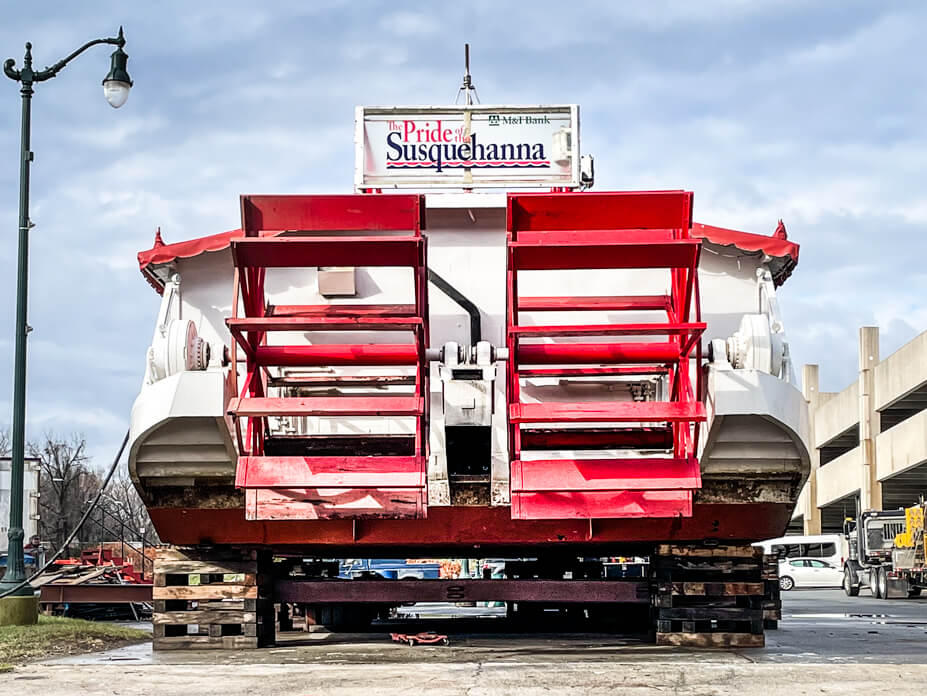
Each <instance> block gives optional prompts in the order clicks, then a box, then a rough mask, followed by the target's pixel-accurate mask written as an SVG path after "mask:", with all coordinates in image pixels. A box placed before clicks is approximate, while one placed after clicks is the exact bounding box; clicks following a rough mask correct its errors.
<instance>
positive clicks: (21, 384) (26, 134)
mask: <svg viewBox="0 0 927 696" xmlns="http://www.w3.org/2000/svg"><path fill="white" fill-rule="evenodd" d="M125 43H126V40H125V38H124V37H123V35H122V27H120V28H119V36H117V37H116V38H107V39H94V40H93V41H88V42H87V43H85V44H84V45H83V46H81V47H80V48H78V49H77V50H76V51H74V52H73V53H72V54H71V55H69V56H68V57H67V58H64V59H63V60H59V61H58V62H57V63H55V64H54V65H52V66H51V67H50V68H45V69H44V70H35V69H34V68H33V67H32V44H31V43H27V44H26V55H25V57H24V59H23V67H22V69H21V70H17V69H16V68H15V67H14V65H15V63H16V61H14V60H13V59H12V58H10V59H9V60H7V61H6V62H4V63H3V72H4V73H5V74H6V76H7V77H9V78H10V79H12V80H15V81H16V82H19V83H20V85H21V87H20V90H19V91H20V93H21V94H22V97H23V116H22V150H21V152H20V160H19V262H18V268H17V276H16V357H15V363H14V375H13V437H12V439H13V443H12V444H13V452H12V467H11V474H12V476H11V481H10V527H9V540H10V545H9V551H8V554H7V568H6V575H4V576H3V580H2V581H0V597H3V596H7V595H12V596H19V597H31V596H33V595H34V592H35V591H34V590H33V588H32V586H31V585H30V584H29V582H28V580H27V578H26V566H25V562H24V558H23V467H24V459H25V444H26V439H25V435H26V336H27V334H28V333H29V331H30V330H31V329H30V327H29V325H28V324H27V319H26V308H27V303H26V295H27V290H28V284H29V228H30V227H32V222H31V221H30V220H29V165H30V164H31V162H32V160H33V153H32V151H31V150H30V149H29V147H30V142H29V141H30V132H31V116H32V94H33V92H34V90H33V85H34V84H35V83H36V82H44V81H45V80H50V79H51V78H53V77H55V76H56V75H57V74H58V73H59V72H60V71H61V70H62V69H63V68H64V67H65V66H66V65H67V64H68V63H70V62H71V61H72V60H74V59H75V58H76V57H77V56H79V55H80V54H81V53H83V52H84V51H86V50H87V49H88V48H90V47H91V46H96V45H98V44H110V45H112V46H116V50H115V51H113V54H112V67H111V69H110V71H109V74H108V75H107V76H106V78H105V79H104V80H103V94H104V96H105V97H106V101H108V102H109V103H110V105H111V106H113V107H114V108H117V109H118V108H119V107H120V106H122V105H123V104H125V102H126V99H128V97H129V89H130V88H131V87H132V80H131V79H129V73H128V72H126V61H127V60H128V58H129V57H128V56H127V55H126V53H125V51H123V50H122V47H123V46H125Z"/></svg>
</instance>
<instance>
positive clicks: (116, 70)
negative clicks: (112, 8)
mask: <svg viewBox="0 0 927 696" xmlns="http://www.w3.org/2000/svg"><path fill="white" fill-rule="evenodd" d="M119 38H120V39H122V27H119ZM122 46H123V44H120V45H119V46H118V47H117V48H116V50H115V51H113V54H112V56H111V59H112V65H111V67H110V70H109V74H108V75H107V76H106V77H105V78H103V96H105V97H106V101H108V102H109V105H110V106H112V107H113V108H114V109H118V108H119V107H120V106H122V105H123V104H125V103H126V99H128V98H129V89H131V87H132V79H131V78H130V77H129V73H128V71H127V70H126V63H127V62H128V60H129V56H128V55H127V54H126V52H125V51H123V50H122Z"/></svg>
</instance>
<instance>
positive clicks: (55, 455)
mask: <svg viewBox="0 0 927 696" xmlns="http://www.w3.org/2000/svg"><path fill="white" fill-rule="evenodd" d="M86 450H87V441H86V440H85V439H84V438H83V436H79V435H72V436H71V437H70V438H67V439H66V438H64V437H59V436H56V435H51V434H47V435H46V436H45V439H44V441H43V442H42V443H41V444H40V445H36V444H34V443H30V445H29V455H30V456H32V457H36V458H38V460H39V466H40V483H39V488H40V492H41V494H40V496H39V505H40V510H41V515H40V520H39V535H40V536H41V537H42V539H44V540H46V541H50V542H51V543H52V545H53V548H55V549H58V548H60V546H61V545H62V544H63V543H64V541H65V539H67V536H68V534H70V532H71V530H72V529H74V527H76V526H77V523H78V522H79V521H80V518H81V515H82V514H83V513H84V511H85V510H86V505H87V501H88V500H90V499H91V498H92V497H93V496H94V495H96V493H97V491H98V490H99V489H100V477H99V476H97V474H96V473H94V472H93V470H92V469H91V468H90V458H89V457H88V456H87V454H86ZM87 534H88V530H86V529H85V530H82V533H81V534H80V535H79V536H78V540H79V541H82V540H83V539H84V538H86V537H87ZM65 555H70V549H66V550H65Z"/></svg>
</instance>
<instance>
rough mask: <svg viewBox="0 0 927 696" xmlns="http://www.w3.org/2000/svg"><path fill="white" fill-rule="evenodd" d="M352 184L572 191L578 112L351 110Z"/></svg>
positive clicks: (464, 108)
mask: <svg viewBox="0 0 927 696" xmlns="http://www.w3.org/2000/svg"><path fill="white" fill-rule="evenodd" d="M355 127H356V136H355V139H356V143H355V144H356V161H355V177H354V183H355V186H356V188H358V189H368V188H400V187H403V188H409V187H418V188H436V187H445V188H480V187H484V188H485V187H494V188H500V187H506V188H518V187H553V186H563V187H567V188H576V187H578V186H579V180H580V171H579V166H580V153H579V107H578V106H576V105H575V104H573V105H564V106H483V105H475V106H410V107H400V106H397V107H370V106H359V107H357V113H356V123H355Z"/></svg>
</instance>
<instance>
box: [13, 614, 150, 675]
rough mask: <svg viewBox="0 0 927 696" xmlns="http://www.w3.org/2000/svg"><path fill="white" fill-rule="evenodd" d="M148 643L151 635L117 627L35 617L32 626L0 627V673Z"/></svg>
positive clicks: (102, 623) (54, 617) (82, 621)
mask: <svg viewBox="0 0 927 696" xmlns="http://www.w3.org/2000/svg"><path fill="white" fill-rule="evenodd" d="M146 640H151V634H150V633H148V632H147V631H140V630H138V629H136V628H128V627H126V626H120V625H117V624H111V623H105V622H102V621H101V622H96V621H84V620H83V619H68V618H65V617H61V616H43V615H40V616H39V623H38V624H37V625H35V626H0V672H3V671H8V670H9V669H11V668H12V666H14V665H20V664H24V663H26V662H32V661H34V660H40V659H43V658H45V657H52V656H58V655H79V654H81V653H87V652H95V651H98V650H109V649H110V648H118V647H120V646H122V645H128V644H130V643H141V642H143V641H146Z"/></svg>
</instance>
